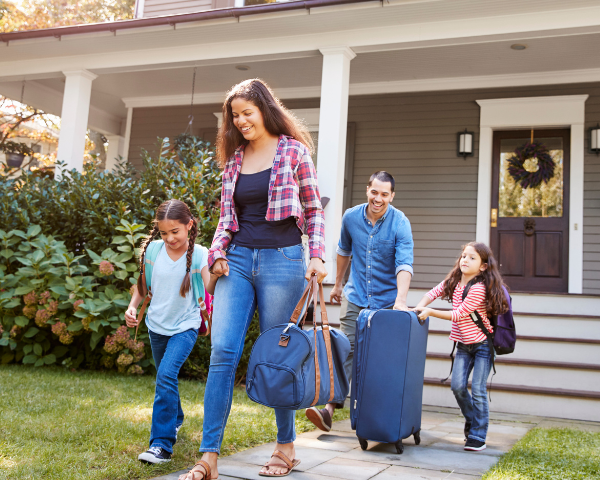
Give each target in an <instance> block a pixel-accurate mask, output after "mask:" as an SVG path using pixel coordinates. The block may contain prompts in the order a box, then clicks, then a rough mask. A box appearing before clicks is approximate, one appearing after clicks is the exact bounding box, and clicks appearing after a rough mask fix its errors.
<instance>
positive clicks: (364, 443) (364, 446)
mask: <svg viewBox="0 0 600 480" xmlns="http://www.w3.org/2000/svg"><path fill="white" fill-rule="evenodd" d="M358 443H360V448H362V449H363V450H366V449H367V448H368V447H369V442H367V441H366V440H365V439H364V438H360V437H358Z"/></svg>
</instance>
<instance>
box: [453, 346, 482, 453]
mask: <svg viewBox="0 0 600 480" xmlns="http://www.w3.org/2000/svg"><path fill="white" fill-rule="evenodd" d="M491 368H492V356H491V353H490V347H489V345H488V343H487V340H486V341H485V342H481V343H473V344H471V345H465V344H463V343H460V342H458V345H457V348H456V358H455V359H454V369H453V371H452V382H451V387H452V392H453V393H454V396H455V397H456V401H457V402H458V406H459V407H460V410H461V412H462V414H463V415H464V417H465V420H466V421H467V422H469V423H470V424H471V430H470V432H469V438H473V439H475V440H479V441H480V442H485V438H486V436H487V430H488V424H489V413H490V411H489V407H488V399H487V378H488V376H489V374H490V370H491ZM471 371H472V372H473V380H472V382H471V393H472V395H470V394H469V390H468V388H467V387H468V382H469V375H470V374H471Z"/></svg>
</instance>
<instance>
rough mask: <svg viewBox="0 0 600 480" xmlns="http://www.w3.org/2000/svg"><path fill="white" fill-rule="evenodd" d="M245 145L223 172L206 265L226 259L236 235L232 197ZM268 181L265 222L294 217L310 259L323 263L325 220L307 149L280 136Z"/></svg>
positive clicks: (315, 176) (237, 228) (236, 228)
mask: <svg viewBox="0 0 600 480" xmlns="http://www.w3.org/2000/svg"><path fill="white" fill-rule="evenodd" d="M243 159H244V145H242V146H240V147H238V148H237V150H236V151H235V153H234V154H233V155H232V156H231V158H230V159H229V161H228V162H227V164H226V165H225V169H224V171H223V186H222V190H221V216H220V218H219V226H218V227H217V231H216V232H215V236H214V238H213V241H212V246H211V247H210V250H209V255H208V265H209V268H211V267H212V266H213V264H214V263H215V261H216V260H217V259H219V258H226V249H227V247H228V246H229V244H230V243H231V239H232V238H233V234H234V233H235V232H237V231H239V229H240V228H239V225H238V219H237V215H236V212H235V204H234V201H233V193H234V191H235V185H236V183H237V179H238V177H239V174H240V171H241V169H242V160H243ZM272 168H273V169H272V171H271V180H270V181H269V204H268V207H267V215H266V216H265V219H266V220H267V221H278V220H284V219H286V218H288V217H296V224H297V225H298V228H299V229H300V230H301V231H302V233H305V234H307V235H308V246H309V249H310V257H311V258H314V257H317V258H321V259H322V260H325V216H324V214H323V207H322V206H321V196H320V195H319V187H318V186H317V174H316V172H315V166H314V164H313V162H312V159H311V158H310V153H309V152H308V149H307V148H306V147H305V146H304V145H303V144H302V143H300V142H298V141H297V140H294V139H293V138H291V137H287V136H285V135H281V136H280V137H279V145H278V146H277V153H276V154H275V159H274V160H273V167H272Z"/></svg>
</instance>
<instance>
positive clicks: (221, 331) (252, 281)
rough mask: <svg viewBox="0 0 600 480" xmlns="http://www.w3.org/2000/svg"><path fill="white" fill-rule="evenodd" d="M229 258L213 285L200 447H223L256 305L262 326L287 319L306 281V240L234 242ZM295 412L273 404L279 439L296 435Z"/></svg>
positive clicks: (262, 328)
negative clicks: (271, 244) (256, 244)
mask: <svg viewBox="0 0 600 480" xmlns="http://www.w3.org/2000/svg"><path fill="white" fill-rule="evenodd" d="M227 260H228V263H229V276H222V277H221V278H219V281H218V282H217V285H216V287H215V297H214V303H213V306H214V310H213V311H214V314H213V320H212V332H211V343H212V347H211V356H210V369H209V371H208V379H207V381H206V390H205V392H204V426H203V433H202V445H201V446H200V451H201V452H217V453H220V450H221V443H222V441H223V431H224V429H225V424H226V423H227V418H228V417H229V412H230V410H231V402H232V396H233V385H234V379H235V371H236V369H237V366H238V363H239V361H240V357H241V355H242V351H243V350H244V339H245V338H246V332H247V331H248V327H249V326H250V322H251V321H252V317H253V315H254V311H255V310H256V307H257V306H258V316H259V320H260V331H261V332H263V331H265V330H267V329H269V328H271V327H273V326H275V325H280V324H282V323H287V322H288V321H289V319H290V317H291V316H292V313H293V311H294V308H295V307H296V304H297V303H298V301H299V300H300V297H301V296H302V292H303V290H304V287H305V286H306V280H305V279H304V275H305V273H306V265H305V262H304V251H303V248H302V245H294V246H292V247H285V248H263V249H251V248H246V247H240V246H236V245H232V246H231V247H230V248H229V251H228V252H227ZM295 416H296V412H295V411H293V410H282V409H275V419H276V422H277V442H279V443H290V442H293V441H294V440H295V439H296V431H295V428H294V420H295Z"/></svg>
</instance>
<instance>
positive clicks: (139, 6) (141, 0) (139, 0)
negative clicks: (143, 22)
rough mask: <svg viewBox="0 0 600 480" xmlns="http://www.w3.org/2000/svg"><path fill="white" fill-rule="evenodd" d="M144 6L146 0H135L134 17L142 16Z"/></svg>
mask: <svg viewBox="0 0 600 480" xmlns="http://www.w3.org/2000/svg"><path fill="white" fill-rule="evenodd" d="M145 6H146V0H136V2H135V10H134V18H144V8H145Z"/></svg>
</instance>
